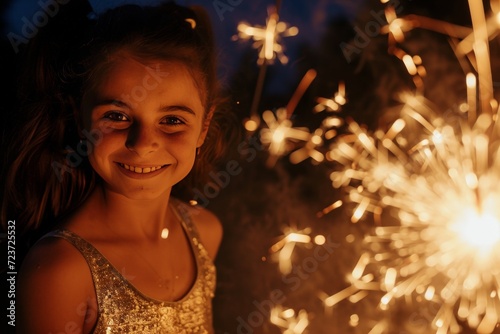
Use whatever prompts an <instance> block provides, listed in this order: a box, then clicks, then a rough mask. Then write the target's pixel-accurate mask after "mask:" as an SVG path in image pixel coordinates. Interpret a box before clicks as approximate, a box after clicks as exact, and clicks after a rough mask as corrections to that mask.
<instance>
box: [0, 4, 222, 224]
mask: <svg viewBox="0 0 500 334" xmlns="http://www.w3.org/2000/svg"><path fill="white" fill-rule="evenodd" d="M68 6H69V5H68ZM59 15H63V13H60V14H59ZM71 20H72V22H70V23H71V24H69V25H68V22H66V23H64V22H63V23H61V22H59V23H58V24H57V25H54V26H53V27H52V29H50V28H49V29H46V31H45V32H43V31H41V32H40V33H39V34H38V35H37V36H36V38H35V39H34V40H33V41H31V42H30V45H29V48H28V49H27V50H26V51H27V52H26V54H27V56H26V64H27V67H26V70H25V73H24V76H23V77H22V78H21V79H23V78H24V80H21V81H20V86H21V88H22V91H21V93H20V98H21V99H22V101H23V102H24V103H23V106H22V108H21V112H22V114H23V115H25V118H24V120H25V121H24V124H23V127H22V129H21V130H20V131H19V132H18V134H19V136H18V137H17V140H16V142H15V143H14V144H13V145H12V148H11V150H10V154H9V157H10V159H11V160H10V161H11V165H10V170H9V171H8V173H7V175H6V187H5V192H4V200H3V205H2V218H3V222H4V223H5V222H6V218H7V217H13V216H15V217H16V220H17V222H18V223H19V224H18V225H19V226H18V233H20V234H21V233H26V232H29V231H39V232H40V231H43V232H44V231H46V230H48V229H50V228H51V227H52V226H53V225H54V223H55V222H56V221H57V220H58V219H60V218H62V217H64V216H65V215H67V214H69V213H70V212H71V211H72V210H74V209H75V208H76V207H78V206H79V205H80V204H81V203H82V202H83V201H84V200H85V199H86V197H87V196H88V195H89V193H90V192H91V191H92V189H93V188H94V186H95V184H96V182H98V181H99V178H98V177H97V176H96V173H95V172H94V171H93V170H92V168H91V166H90V164H89V162H88V159H87V158H86V156H85V150H84V148H83V147H81V141H80V138H81V137H82V133H81V132H80V131H79V130H78V129H79V128H80V126H79V123H80V122H81V119H80V115H79V112H78V111H79V109H80V104H81V103H82V99H83V96H84V95H85V94H86V93H87V92H88V91H89V90H91V89H92V88H93V87H94V86H95V85H96V84H97V82H98V80H99V78H100V77H101V76H102V75H103V74H104V73H105V71H106V69H107V67H108V66H107V65H109V63H110V62H111V61H112V58H113V55H114V54H116V52H117V51H119V50H123V51H126V52H127V53H129V54H131V55H133V56H135V57H138V58H141V59H146V60H148V59H150V60H167V61H169V60H171V61H181V62H183V63H184V64H186V65H187V67H188V68H189V69H190V70H191V73H192V75H193V76H194V78H196V79H197V80H195V81H197V82H199V83H200V84H199V90H200V97H201V98H202V100H203V101H202V102H203V103H204V107H205V113H206V115H207V113H208V112H209V111H210V110H213V111H214V114H213V116H212V122H211V125H210V128H209V131H208V135H207V139H206V140H205V143H204V145H203V146H202V148H201V152H200V154H199V155H198V157H197V159H196V162H195V166H194V168H193V170H192V172H191V174H190V175H189V176H188V178H187V179H186V180H184V181H182V182H181V183H183V184H180V185H176V187H175V188H180V187H182V186H184V188H185V189H188V190H189V187H192V186H193V185H194V184H195V183H194V181H193V180H197V181H199V182H203V181H204V180H205V177H206V175H207V174H208V172H209V170H210V169H211V165H212V163H213V162H215V161H216V160H217V159H218V158H220V157H221V156H222V154H223V152H224V147H225V144H224V140H223V136H222V133H221V124H222V123H221V121H224V119H225V116H224V115H223V113H224V109H223V108H222V107H221V106H222V105H223V102H224V100H223V99H222V98H221V94H220V89H219V86H218V80H217V77H216V62H215V55H214V40H213V35H212V31H211V26H210V22H209V20H208V16H207V14H206V13H205V12H204V11H203V10H202V9H201V8H191V9H190V8H186V7H181V6H178V5H176V4H174V3H171V2H170V3H166V4H163V5H160V6H159V7H139V6H136V5H125V6H121V7H118V8H115V9H112V10H110V11H108V12H106V13H104V14H103V15H101V16H100V17H98V18H97V19H94V20H89V19H87V18H86V17H84V16H83V15H81V14H80V16H79V18H78V20H75V19H74V18H72V19H71ZM193 23H195V26H194V27H193ZM61 24H66V25H68V27H69V26H75V25H78V26H77V28H76V27H75V28H74V29H68V28H67V27H63V26H61ZM83 27H85V28H83ZM57 29H58V30H57ZM61 29H63V30H64V29H65V30H64V32H60V31H61ZM56 30H57V31H56ZM54 33H57V34H59V38H54ZM60 35H63V36H60ZM50 40H52V42H49V43H48V41H50ZM47 43H48V45H47ZM186 186H187V187H186ZM176 191H177V192H179V190H178V189H174V193H175V192H176ZM42 222H43V223H42ZM4 227H5V226H4ZM38 234H40V233H38Z"/></svg>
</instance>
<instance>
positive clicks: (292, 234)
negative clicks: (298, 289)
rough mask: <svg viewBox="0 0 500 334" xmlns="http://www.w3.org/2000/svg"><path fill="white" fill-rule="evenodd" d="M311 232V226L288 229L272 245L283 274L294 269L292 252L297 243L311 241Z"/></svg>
mask: <svg viewBox="0 0 500 334" xmlns="http://www.w3.org/2000/svg"><path fill="white" fill-rule="evenodd" d="M310 232H311V231H310V229H309V228H307V229H304V230H301V231H296V230H295V229H287V231H286V232H285V235H284V236H283V237H282V238H281V239H280V240H279V241H278V242H276V243H275V244H274V245H272V246H271V249H270V251H271V253H273V254H277V259H278V266H279V269H280V272H281V273H282V274H284V275H287V274H289V273H290V272H291V271H292V253H293V250H294V249H295V245H296V244H297V243H302V244H308V243H310V242H311V237H310V236H309V233H310Z"/></svg>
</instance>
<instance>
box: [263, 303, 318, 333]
mask: <svg viewBox="0 0 500 334" xmlns="http://www.w3.org/2000/svg"><path fill="white" fill-rule="evenodd" d="M270 320H271V323H273V324H275V325H276V326H278V327H279V328H281V329H282V331H281V332H282V333H283V334H302V333H304V331H305V330H306V328H307V326H308V325H309V318H308V315H307V312H306V311H305V310H300V311H299V312H297V313H295V311H294V310H293V309H291V308H289V309H286V310H283V307H282V306H276V307H274V308H273V309H272V310H271V316H270Z"/></svg>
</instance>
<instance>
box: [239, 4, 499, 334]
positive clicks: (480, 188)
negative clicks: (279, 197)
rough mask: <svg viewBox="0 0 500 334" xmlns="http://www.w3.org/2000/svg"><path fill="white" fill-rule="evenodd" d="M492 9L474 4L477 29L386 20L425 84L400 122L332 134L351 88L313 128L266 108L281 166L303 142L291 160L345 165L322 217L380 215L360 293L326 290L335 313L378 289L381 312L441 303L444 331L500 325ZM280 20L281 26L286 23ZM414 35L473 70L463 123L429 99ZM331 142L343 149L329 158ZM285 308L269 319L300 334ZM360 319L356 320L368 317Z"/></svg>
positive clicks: (288, 242)
mask: <svg viewBox="0 0 500 334" xmlns="http://www.w3.org/2000/svg"><path fill="white" fill-rule="evenodd" d="M382 2H383V3H384V2H387V1H382ZM490 7H491V13H488V14H489V15H486V14H487V13H485V10H484V8H483V4H482V2H481V1H476V0H470V1H469V8H470V12H471V17H472V23H473V26H472V28H468V27H460V26H457V25H453V24H450V23H447V22H441V21H437V20H433V19H429V18H425V17H419V16H415V15H410V16H408V17H401V18H400V17H397V15H396V11H395V10H394V9H391V8H390V7H389V8H388V9H387V10H386V19H387V21H388V24H387V25H386V26H385V27H383V28H382V30H381V32H382V33H386V34H387V35H388V38H389V53H391V54H393V55H394V56H396V57H397V58H398V59H400V60H401V61H402V63H403V64H404V65H405V68H406V70H407V72H408V73H409V75H410V76H411V77H412V78H413V82H414V85H415V90H414V92H402V93H401V94H400V99H401V102H402V108H401V116H400V118H398V119H397V120H396V121H394V122H393V123H392V124H391V125H390V126H389V128H388V130H380V129H379V130H377V131H375V132H369V131H368V130H366V129H365V128H364V127H363V126H362V125H359V124H357V123H356V122H354V121H348V123H347V130H348V133H347V134H345V135H343V136H340V137H337V132H336V131H335V130H334V128H336V127H339V126H340V125H342V122H343V121H342V119H341V118H340V117H338V116H332V115H331V114H330V113H331V112H337V111H339V110H340V109H341V107H342V105H343V104H344V103H345V102H346V101H345V92H344V87H343V86H339V92H338V93H337V94H335V95H334V97H333V98H331V99H327V98H318V100H317V102H318V104H317V105H316V107H315V109H314V111H315V112H320V111H325V112H328V113H329V115H328V117H326V118H325V121H324V122H323V124H322V125H321V126H320V127H319V128H318V129H316V130H314V131H311V132H309V131H307V130H305V129H304V130H302V129H300V128H293V127H292V123H291V121H290V115H291V112H293V108H292V111H290V110H289V109H288V108H282V109H278V110H277V112H276V113H272V112H270V111H266V112H264V114H263V119H264V121H265V122H266V124H267V125H268V129H263V130H262V131H261V140H262V142H263V143H267V144H268V145H269V152H270V156H271V157H272V158H271V159H272V160H270V161H271V162H272V164H271V165H273V164H274V163H275V162H276V159H278V158H279V157H281V156H283V155H285V154H288V153H290V152H291V151H292V150H293V149H294V146H293V145H290V141H294V140H295V141H301V142H303V144H304V145H303V146H302V147H301V148H299V149H298V150H296V151H295V152H293V153H292V154H291V155H290V159H291V160H292V162H294V163H299V162H301V161H303V160H305V159H307V158H308V157H311V158H313V160H314V161H315V162H316V163H320V162H325V161H327V162H328V161H329V162H331V163H333V164H334V165H336V166H337V168H336V169H335V170H334V171H333V172H332V173H331V180H332V184H333V186H334V187H335V188H343V189H345V190H346V191H347V193H348V198H347V200H346V201H337V202H335V203H333V204H332V205H331V206H330V207H328V208H326V209H324V210H323V212H322V213H321V214H320V215H324V214H327V213H328V212H329V211H331V210H334V209H336V208H338V207H339V206H341V205H344V204H346V203H348V204H349V205H353V207H354V209H353V211H352V215H351V222H352V223H358V222H360V221H361V220H363V219H364V218H366V216H367V213H371V214H372V215H373V217H374V219H375V223H376V227H374V229H373V232H372V233H370V234H368V235H366V236H365V238H364V240H363V246H364V248H365V251H364V252H363V253H362V254H361V256H360V258H359V261H358V263H357V265H356V266H355V267H354V269H353V270H352V272H351V273H349V274H348V275H347V278H348V281H349V283H350V286H349V287H347V288H345V289H344V290H342V291H339V292H337V293H335V294H333V295H327V294H325V293H320V294H319V296H320V298H321V300H322V301H323V303H324V305H325V307H326V308H331V307H333V306H334V305H336V304H338V303H340V302H342V301H343V300H344V299H349V300H350V301H351V302H358V301H360V300H362V299H363V298H365V297H366V296H367V295H368V294H369V293H378V294H380V296H381V297H380V301H379V307H380V308H381V309H382V310H387V309H389V308H390V307H391V306H392V305H394V303H395V302H396V300H400V299H404V300H407V299H410V300H417V301H418V302H419V303H429V304H432V305H438V308H437V312H435V314H434V315H433V316H434V319H433V321H432V325H433V327H434V329H435V331H436V333H437V334H446V333H459V332H460V331H461V323H466V324H467V326H469V327H470V328H472V329H475V330H476V331H477V332H478V333H492V332H493V331H494V330H495V328H496V327H497V326H498V324H499V323H500V267H499V263H500V187H499V186H498V185H499V184H500V124H499V123H500V121H499V117H500V115H499V114H500V110H499V106H498V102H497V101H496V100H495V98H494V90H493V84H492V73H491V63H490V55H489V45H488V43H489V41H490V40H492V39H493V38H495V37H497V36H498V33H499V32H500V5H499V2H498V1H495V2H493V1H492V3H491V6H490ZM271 19H272V17H271V16H270V20H269V21H268V22H271V27H272V26H273V24H276V23H272V21H271ZM276 20H277V18H276ZM242 27H244V26H242ZM415 28H423V29H428V30H432V31H436V32H439V33H444V34H447V35H448V36H449V37H450V39H451V42H452V43H451V45H452V46H454V51H455V54H456V55H457V56H458V57H459V60H460V61H461V63H462V64H464V58H466V59H467V60H468V61H469V62H470V67H471V68H472V70H471V69H468V70H467V71H466V72H468V73H467V75H466V80H464V83H465V84H466V87H467V97H466V98H464V101H465V102H464V103H462V102H461V101H458V102H459V103H458V104H457V105H459V108H458V110H457V113H456V115H455V117H447V118H443V117H441V116H439V113H438V111H436V110H434V109H435V108H434V107H433V106H432V105H431V104H430V103H429V101H426V99H425V97H424V96H423V95H422V94H423V93H424V89H423V88H424V77H425V76H426V70H425V68H424V67H423V64H422V59H421V58H420V57H419V56H418V55H410V54H408V53H407V52H406V51H404V49H403V48H402V47H400V46H399V44H401V43H403V42H404V41H405V33H407V32H408V31H411V30H412V29H415ZM240 31H241V30H240ZM263 31H264V29H263V30H262V31H261V33H262V32H263ZM261 36H263V35H261ZM260 40H263V38H262V37H261V38H260ZM260 40H259V41H260ZM256 41H257V39H256ZM264 44H265V43H264V42H262V43H261V44H256V45H261V46H262V48H261V54H260V55H259V59H261V63H262V62H265V59H268V60H269V58H267V56H266V52H267V55H268V56H269V57H270V56H271V54H272V53H273V52H274V49H273V51H272V52H269V50H270V47H269V48H268V49H267V50H268V51H263V50H264ZM273 57H274V56H273ZM278 59H279V56H278ZM472 72H474V73H472ZM464 113H467V119H464V117H462V116H463V115H464ZM332 138H335V139H336V142H335V143H334V145H333V146H332V147H330V148H328V149H327V152H326V154H323V148H324V146H325V144H326V143H327V141H328V140H330V139H332ZM325 158H326V159H325ZM299 236H300V237H301V238H302V237H304V235H302V234H294V232H291V233H289V234H286V235H285V236H284V237H283V239H282V240H280V241H279V242H278V243H276V244H275V245H273V247H272V251H273V252H274V253H277V254H278V262H279V267H280V271H281V272H282V273H284V274H286V273H289V272H290V271H291V268H292V262H291V258H292V252H293V250H294V247H295V244H296V243H297V242H299V241H298V240H302V239H300V238H299ZM302 242H304V243H308V242H310V238H309V239H307V241H306V240H305V239H304V240H302ZM286 312H294V311H293V310H285V311H283V310H282V309H281V308H280V309H278V310H275V311H274V313H273V314H272V315H271V321H272V322H273V323H274V324H276V325H277V326H279V327H280V328H285V329H286V330H290V326H289V324H288V322H286V321H285V320H286V319H285V318H287V316H286V315H285V313H286ZM353 316H354V315H353ZM289 318H290V319H292V318H293V315H292V317H289ZM351 322H352V323H353V324H357V323H358V322H359V317H358V316H357V315H356V316H355V317H354V318H351ZM287 326H288V327H287ZM387 330H389V324H388V322H387V321H386V320H381V321H379V322H378V323H377V324H376V325H375V326H374V327H373V328H372V330H371V332H370V333H371V334H375V333H380V334H381V333H384V332H386V331H387ZM285 332H286V333H295V332H294V331H288V332H287V331H285ZM300 333H301V332H300Z"/></svg>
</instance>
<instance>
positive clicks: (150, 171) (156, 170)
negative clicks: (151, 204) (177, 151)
mask: <svg viewBox="0 0 500 334" xmlns="http://www.w3.org/2000/svg"><path fill="white" fill-rule="evenodd" d="M117 165H118V166H119V171H120V172H122V173H124V174H125V175H127V176H128V177H131V178H133V179H148V178H151V177H154V176H156V175H158V174H160V173H162V172H163V171H165V169H167V168H168V167H169V166H170V165H169V164H167V165H159V166H153V167H139V166H131V165H127V164H125V163H117Z"/></svg>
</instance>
